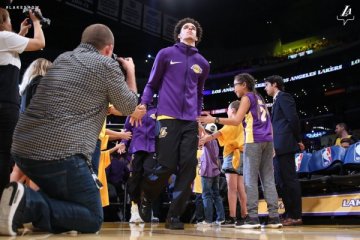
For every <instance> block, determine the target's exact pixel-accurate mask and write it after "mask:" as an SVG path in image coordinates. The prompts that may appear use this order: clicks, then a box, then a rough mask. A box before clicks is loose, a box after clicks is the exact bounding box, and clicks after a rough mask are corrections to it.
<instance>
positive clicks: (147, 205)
mask: <svg viewBox="0 0 360 240" xmlns="http://www.w3.org/2000/svg"><path fill="white" fill-rule="evenodd" d="M138 208H139V214H140V217H141V219H142V220H144V222H147V223H148V222H151V201H150V199H149V198H147V197H146V196H145V193H144V192H143V191H142V192H141V197H140V204H138Z"/></svg>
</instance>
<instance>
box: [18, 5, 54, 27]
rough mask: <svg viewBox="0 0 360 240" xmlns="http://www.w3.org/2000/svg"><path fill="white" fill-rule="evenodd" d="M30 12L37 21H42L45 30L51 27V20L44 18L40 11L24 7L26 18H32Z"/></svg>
mask: <svg viewBox="0 0 360 240" xmlns="http://www.w3.org/2000/svg"><path fill="white" fill-rule="evenodd" d="M30 11H31V12H32V13H33V14H34V15H35V17H36V18H37V19H39V20H40V24H41V25H42V27H43V28H46V27H49V26H50V23H51V20H50V19H49V18H45V17H43V15H42V14H41V12H40V11H39V10H38V9H33V8H31V7H24V9H23V13H24V14H25V16H26V17H29V16H30V15H29V13H30Z"/></svg>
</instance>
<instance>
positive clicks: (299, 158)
mask: <svg viewBox="0 0 360 240" xmlns="http://www.w3.org/2000/svg"><path fill="white" fill-rule="evenodd" d="M303 157H304V154H303V153H298V154H296V155H295V166H296V171H297V172H298V171H299V170H300V166H301V161H302V159H303Z"/></svg>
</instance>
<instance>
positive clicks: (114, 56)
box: [112, 53, 126, 77]
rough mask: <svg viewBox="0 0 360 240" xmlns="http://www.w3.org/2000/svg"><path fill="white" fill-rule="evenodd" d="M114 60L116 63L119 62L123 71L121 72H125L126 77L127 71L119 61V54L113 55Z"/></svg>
mask: <svg viewBox="0 0 360 240" xmlns="http://www.w3.org/2000/svg"><path fill="white" fill-rule="evenodd" d="M112 58H113V59H114V60H115V61H117V62H118V63H119V65H120V69H121V71H122V72H123V74H124V76H125V77H126V71H125V68H124V67H123V66H122V64H121V62H120V61H118V60H117V58H118V55H117V54H115V53H113V54H112Z"/></svg>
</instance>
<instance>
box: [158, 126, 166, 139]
mask: <svg viewBox="0 0 360 240" xmlns="http://www.w3.org/2000/svg"><path fill="white" fill-rule="evenodd" d="M166 130H167V127H162V128H160V133H159V138H164V137H166V135H167V134H168V133H167V131H166Z"/></svg>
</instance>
